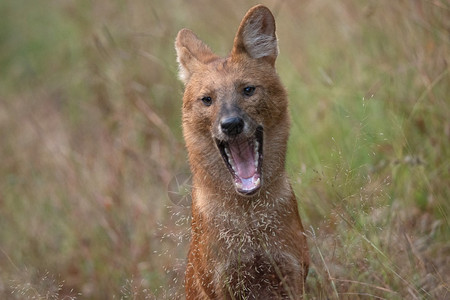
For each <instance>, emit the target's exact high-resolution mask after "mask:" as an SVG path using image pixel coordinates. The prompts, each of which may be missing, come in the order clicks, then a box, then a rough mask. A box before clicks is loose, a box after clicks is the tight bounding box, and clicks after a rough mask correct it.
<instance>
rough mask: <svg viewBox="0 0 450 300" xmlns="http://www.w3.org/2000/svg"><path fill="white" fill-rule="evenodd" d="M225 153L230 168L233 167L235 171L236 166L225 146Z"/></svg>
mask: <svg viewBox="0 0 450 300" xmlns="http://www.w3.org/2000/svg"><path fill="white" fill-rule="evenodd" d="M225 154H226V155H227V156H228V162H229V163H230V166H231V168H232V169H233V171H234V172H237V171H236V166H235V165H234V160H233V157H232V156H231V154H230V150H228V148H225Z"/></svg>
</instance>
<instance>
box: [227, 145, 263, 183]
mask: <svg viewBox="0 0 450 300" xmlns="http://www.w3.org/2000/svg"><path fill="white" fill-rule="evenodd" d="M229 147H230V152H231V155H232V156H233V160H234V164H235V167H236V174H237V175H238V176H239V177H240V178H250V177H252V176H253V175H254V174H255V173H256V168H255V157H254V152H253V145H252V143H249V141H240V142H234V143H230V144H229Z"/></svg>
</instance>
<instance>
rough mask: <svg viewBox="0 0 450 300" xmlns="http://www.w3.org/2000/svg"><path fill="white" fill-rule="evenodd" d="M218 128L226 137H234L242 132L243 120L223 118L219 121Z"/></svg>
mask: <svg viewBox="0 0 450 300" xmlns="http://www.w3.org/2000/svg"><path fill="white" fill-rule="evenodd" d="M220 128H221V129H222V132H223V133H225V134H226V135H229V136H235V135H238V134H240V133H241V132H242V130H244V120H242V118H240V117H230V118H224V119H222V120H221V121H220Z"/></svg>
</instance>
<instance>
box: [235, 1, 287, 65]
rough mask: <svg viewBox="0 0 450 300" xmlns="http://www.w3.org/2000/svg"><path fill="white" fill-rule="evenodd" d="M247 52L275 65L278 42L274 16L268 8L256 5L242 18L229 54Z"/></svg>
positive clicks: (253, 56) (252, 56)
mask: <svg viewBox="0 0 450 300" xmlns="http://www.w3.org/2000/svg"><path fill="white" fill-rule="evenodd" d="M240 54H247V55H248V56H249V57H251V58H254V59H259V58H263V59H265V60H266V61H267V62H269V63H270V64H271V65H275V59H276V58H277V55H278V43H277V37H276V35H275V18H274V17H273V15H272V13H271V12H270V10H269V9H268V8H267V7H265V6H263V5H257V6H254V7H252V8H251V9H250V10H249V11H248V12H247V14H246V15H245V16H244V18H243V19H242V22H241V25H240V26H239V29H238V32H237V34H236V37H235V38H234V45H233V50H232V52H231V56H232V57H233V56H234V57H236V56H239V55H240Z"/></svg>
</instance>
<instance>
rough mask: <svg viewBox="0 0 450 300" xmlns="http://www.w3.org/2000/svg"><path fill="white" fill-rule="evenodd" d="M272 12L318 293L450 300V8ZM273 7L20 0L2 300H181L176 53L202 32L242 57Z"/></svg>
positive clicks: (4, 163)
mask: <svg viewBox="0 0 450 300" xmlns="http://www.w3.org/2000/svg"><path fill="white" fill-rule="evenodd" d="M263 2H264V4H266V5H267V6H268V7H270V8H271V9H272V11H273V12H274V14H275V16H276V19H277V33H278V37H279V40H280V50H281V51H280V56H279V59H278V61H277V67H278V72H279V73H280V76H281V77H282V80H283V82H284V83H285V85H286V87H287V90H288V92H289V94H290V110H291V115H292V130H291V138H290V142H289V151H288V162H287V165H288V170H289V173H290V175H291V178H292V182H293V186H294V189H295V191H296V193H297V196H298V199H299V208H300V213H301V215H302V218H303V222H304V225H305V227H306V228H307V229H308V238H309V245H310V248H311V256H312V268H311V270H310V275H309V277H308V282H307V285H308V290H307V291H306V293H305V298H306V299H338V298H343V299H359V298H361V299H366V298H379V299H403V298H408V299H448V298H449V297H450V285H449V282H450V268H449V266H450V243H449V240H450V226H449V223H450V220H449V218H450V217H449V211H450V188H449V183H450V174H449V173H450V118H449V116H450V98H449V95H450V73H449V69H450V66H449V63H450V38H449V30H450V6H449V4H448V2H447V1H443V0H434V1H426V0H419V1H388V0H379V1H370V0H369V1H357V0H348V1H327V0H311V1H302V2H301V3H299V2H298V1H263ZM253 4H256V2H254V1H248V2H246V3H244V2H242V1H241V2H237V1H234V2H232V1H223V2H217V3H214V5H212V4H211V3H208V2H206V1H202V0H196V1H180V0H170V1H143V0H136V1H132V2H129V1H123V0H117V1H106V0H98V1H85V0H82V1H43V0H36V1H33V2H32V3H29V2H28V1H24V0H16V1H1V2H0V45H1V47H0V136H1V142H0V157H1V160H0V298H6V299H11V298H13V299H14V298H16V299H28V298H33V299H75V298H76V299H113V298H116V299H121V298H123V299H129V298H132V299H144V298H150V299H153V298H155V299H173V298H176V297H181V296H180V295H181V294H182V280H183V268H184V266H183V264H184V258H185V256H186V251H187V243H188V239H189V207H188V205H187V201H188V197H185V192H183V193H181V192H178V190H177V181H178V182H181V181H185V180H187V178H188V175H186V173H188V165H187V162H186V157H187V155H186V151H185V149H184V146H183V141H182V133H181V126H180V117H181V116H180V111H181V109H180V106H181V96H182V90H183V87H182V84H181V83H180V82H179V81H178V80H177V66H176V62H175V51H174V49H173V42H174V38H175V36H176V33H177V32H178V30H179V29H181V28H182V27H189V28H191V29H193V30H194V31H195V32H197V33H198V35H199V36H200V37H201V38H202V39H203V40H204V41H205V42H206V43H208V44H209V45H211V47H212V48H213V49H214V50H215V51H217V52H218V53H221V54H223V55H226V53H227V52H228V51H229V50H230V49H231V44H232V39H233V35H234V33H235V31H236V29H237V27H238V25H239V21H240V19H241V18H242V16H243V14H244V13H245V12H246V11H247V9H248V8H249V7H250V6H252V5H253ZM181 183H182V182H181ZM173 192H175V193H173ZM174 195H175V196H174Z"/></svg>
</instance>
